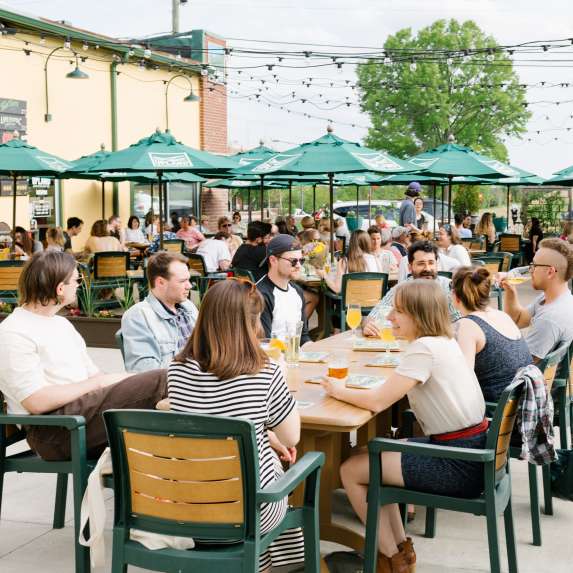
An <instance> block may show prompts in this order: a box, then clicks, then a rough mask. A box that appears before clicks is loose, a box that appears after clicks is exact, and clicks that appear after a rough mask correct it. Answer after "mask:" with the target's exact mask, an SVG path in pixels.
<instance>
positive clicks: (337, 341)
mask: <svg viewBox="0 0 573 573" xmlns="http://www.w3.org/2000/svg"><path fill="white" fill-rule="evenodd" d="M350 337H351V333H350V332H343V333H341V334H337V335H335V336H331V337H329V338H325V339H323V340H320V341H318V342H314V343H311V344H309V345H306V346H305V347H304V350H305V351H312V352H319V351H323V352H329V353H337V354H340V353H341V352H346V353H347V354H348V358H349V365H350V367H349V372H350V374H366V375H370V376H389V375H390V374H391V373H392V372H393V368H383V367H371V366H366V364H367V363H369V362H372V360H374V359H375V358H376V356H377V355H378V354H379V353H376V352H357V351H352V349H351V348H352V343H351V340H350ZM326 373H327V364H326V363H318V364H317V363H300V364H299V366H298V367H294V368H288V372H287V382H288V385H289V388H290V389H291V391H292V392H293V395H294V396H295V397H296V400H297V403H298V404H299V412H300V416H301V422H302V432H301V440H300V442H299V444H298V452H299V456H302V455H304V454H305V453H306V452H311V451H322V452H324V453H325V456H326V461H325V465H324V467H323V469H322V475H321V480H320V538H321V539H323V540H327V541H333V542H335V543H340V544H341V545H345V546H347V547H351V548H353V549H355V550H357V551H363V549H364V537H363V536H362V535H360V534H358V533H356V532H354V531H352V530H350V529H348V528H346V527H344V526H342V525H339V524H337V523H335V522H334V521H333V519H332V494H333V492H334V491H335V490H336V489H338V488H339V487H341V483H340V466H341V464H342V462H343V461H344V460H345V459H347V458H348V457H349V455H350V433H351V432H356V434H357V445H358V446H365V445H366V444H367V443H368V441H369V440H371V439H372V438H374V437H376V436H382V435H385V434H386V433H387V432H388V431H389V430H390V423H391V411H390V410H387V411H384V412H381V413H380V414H378V415H376V414H374V413H373V412H370V411H369V410H364V409H362V408H358V407H356V406H353V405H351V404H347V403H346V402H341V401H339V400H336V399H335V398H332V397H330V396H328V395H327V394H326V393H325V392H324V390H323V389H322V386H321V385H320V384H313V383H308V382H305V381H306V380H308V379H309V378H312V377H316V376H324V375H326ZM301 501H302V490H301V489H299V490H297V491H296V492H295V493H294V502H295V503H301Z"/></svg>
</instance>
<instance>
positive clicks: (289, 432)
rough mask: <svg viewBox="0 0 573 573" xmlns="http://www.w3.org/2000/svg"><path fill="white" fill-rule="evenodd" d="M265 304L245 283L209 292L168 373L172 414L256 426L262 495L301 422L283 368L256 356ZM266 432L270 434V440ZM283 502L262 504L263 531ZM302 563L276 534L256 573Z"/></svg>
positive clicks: (293, 535) (288, 456)
mask: <svg viewBox="0 0 573 573" xmlns="http://www.w3.org/2000/svg"><path fill="white" fill-rule="evenodd" d="M263 306H264V302H263V298H262V296H261V295H260V294H259V292H258V290H257V288H256V286H255V285H254V284H253V283H251V282H250V281H245V280H236V279H235V280H233V279H228V280H226V281H221V282H219V283H217V284H215V285H214V286H212V287H211V288H210V289H209V290H208V291H207V294H206V295H205V297H204V298H203V301H202V303H201V309H200V311H199V316H198V317H197V322H196V323H195V328H194V329H193V333H192V334H191V337H190V338H189V340H188V341H187V344H186V345H185V348H184V349H183V351H182V352H181V353H180V354H179V355H177V356H176V357H175V359H174V360H173V362H172V363H171V365H170V366H169V369H168V373H167V383H168V397H169V402H170V407H171V409H172V410H174V411H178V412H190V413H194V414H206V415H212V416H227V417H233V418H243V419H247V420H250V421H252V422H253V423H254V425H255V431H256V435H257V446H258V452H259V479H260V485H261V488H265V487H267V486H268V485H269V484H271V483H272V482H273V481H275V480H276V479H278V478H279V477H280V476H281V475H282V467H281V464H280V462H279V458H278V456H277V454H276V453H275V451H273V448H276V450H277V451H278V452H279V453H280V454H281V457H282V459H284V460H286V461H290V462H293V461H294V459H295V457H296V450H295V449H294V446H295V445H296V444H297V442H298V441H299V438H300V418H299V415H298V410H297V409H296V402H295V400H294V399H293V397H292V395H291V394H290V393H289V391H288V388H287V385H286V382H285V378H284V376H283V373H282V370H281V367H280V366H279V365H278V364H277V363H275V362H273V361H270V360H269V359H268V358H267V356H266V354H265V353H264V351H263V350H262V348H261V346H260V343H259V340H258V338H257V335H258V333H259V332H260V330H261V325H260V315H261V312H262V310H263ZM269 430H272V432H269ZM286 510H287V499H286V498H285V499H283V500H282V501H281V502H278V503H272V504H266V505H265V504H264V505H263V506H262V513H261V531H262V532H263V533H264V532H267V531H270V530H271V529H273V527H274V526H275V525H276V524H277V523H279V522H280V521H281V520H282V518H283V517H284V515H285V513H286ZM303 559H304V543H303V539H302V534H301V532H300V530H288V531H285V532H284V533H283V534H281V535H280V536H279V537H278V538H277V539H276V540H275V541H274V542H273V543H272V544H271V545H270V547H269V549H268V551H266V552H264V553H263V554H262V555H261V560H260V571H267V570H269V569H270V566H271V564H272V566H273V567H278V566H281V565H286V564H289V563H297V562H300V561H302V560H303Z"/></svg>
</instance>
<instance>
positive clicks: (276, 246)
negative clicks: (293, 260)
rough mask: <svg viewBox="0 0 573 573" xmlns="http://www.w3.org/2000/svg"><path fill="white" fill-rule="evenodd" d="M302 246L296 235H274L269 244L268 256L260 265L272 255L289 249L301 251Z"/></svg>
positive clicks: (286, 251)
mask: <svg viewBox="0 0 573 573" xmlns="http://www.w3.org/2000/svg"><path fill="white" fill-rule="evenodd" d="M300 249H301V246H300V243H299V242H298V239H297V238H296V237H293V236H292V235H284V234H282V235H277V236H276V237H273V238H272V239H271V240H270V241H269V242H268V244H267V256H266V257H265V258H264V259H263V260H262V261H261V263H260V264H259V267H262V266H263V265H264V264H265V263H266V262H267V261H268V260H269V257H270V256H271V255H275V256H277V255H281V254H282V253H288V252H289V251H300Z"/></svg>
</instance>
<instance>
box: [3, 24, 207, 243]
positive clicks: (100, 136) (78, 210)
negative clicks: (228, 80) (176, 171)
mask: <svg viewBox="0 0 573 573" xmlns="http://www.w3.org/2000/svg"><path fill="white" fill-rule="evenodd" d="M25 42H28V44H27V45H26V44H25ZM62 45H63V44H62V42H55V41H46V43H45V45H41V44H40V38H39V36H33V35H30V36H25V35H22V34H18V36H16V37H15V36H0V54H1V56H2V57H1V58H0V77H2V78H3V79H4V81H3V82H2V88H1V89H0V97H1V98H7V99H18V100H24V101H26V102H27V141H28V142H29V143H30V144H31V145H34V146H36V147H38V148H40V149H42V150H44V151H47V152H49V153H53V154H55V155H58V156H60V157H62V158H63V159H67V160H74V159H78V158H79V157H80V156H82V155H87V154H90V153H93V152H95V151H97V150H98V149H99V147H100V145H101V144H102V143H103V144H104V145H105V147H106V149H107V150H111V141H112V127H111V126H112V118H111V109H112V108H111V74H110V67H111V62H112V57H111V53H110V52H109V51H107V50H104V49H99V50H96V49H95V48H90V49H89V50H87V51H84V50H82V46H81V44H77V45H76V44H73V45H72V48H73V49H75V50H76V51H77V53H78V55H79V56H80V57H87V61H86V62H84V63H82V62H80V69H81V70H82V71H84V72H86V73H87V74H89V78H88V79H82V80H80V79H69V78H66V74H67V73H69V72H70V71H72V70H73V69H74V66H75V59H74V56H73V54H72V52H70V51H69V50H65V49H62V50H58V51H57V52H55V53H54V55H53V56H52V57H51V58H50V60H49V63H48V90H49V91H48V95H49V104H50V106H49V107H50V113H51V114H52V121H50V122H45V121H44V114H45V113H46V111H45V107H46V101H45V81H44V65H45V62H46V58H47V56H48V54H49V53H50V51H51V50H52V49H54V48H55V47H58V46H62ZM24 48H26V49H29V50H31V51H32V53H31V54H30V55H29V56H27V55H26V54H25V53H24ZM117 70H118V72H119V75H118V77H117V82H116V86H117V92H116V93H117V136H118V139H117V143H118V149H122V148H124V147H127V146H129V145H131V144H132V143H135V142H136V141H137V140H139V139H140V138H142V137H145V136H147V135H150V134H151V133H152V132H153V131H154V130H155V129H156V128H160V129H162V130H163V129H165V85H166V83H167V81H169V79H171V78H172V77H173V76H174V75H176V74H175V72H170V71H168V70H156V71H155V70H148V69H145V68H141V67H140V66H139V65H138V64H118V66H117ZM192 81H193V87H194V90H195V93H198V90H199V84H198V78H197V77H196V76H195V77H193V78H192ZM188 93H189V82H188V81H186V79H185V78H177V79H175V80H174V81H173V82H172V83H171V84H170V86H169V94H168V95H169V123H170V128H171V132H172V133H173V134H174V135H175V136H176V137H177V139H179V140H180V141H182V142H184V143H185V144H187V145H190V146H192V147H199V105H198V103H195V102H184V101H183V98H184V97H185V96H186V95H187V94H188ZM112 187H113V184H112V183H106V189H107V191H106V215H107V216H109V215H111V214H112ZM129 190H130V184H129V183H121V184H119V205H120V210H119V215H120V217H121V218H122V220H124V222H126V221H127V218H128V217H129V215H130V212H129V211H130V193H129ZM27 203H28V200H27V198H21V197H19V198H18V206H17V219H18V223H19V224H21V225H22V226H23V227H25V228H29V220H28V213H27ZM11 205H12V203H11V199H10V198H7V197H1V198H0V221H7V222H9V224H11V220H12V209H11ZM62 211H63V213H62V215H63V216H62V220H61V221H60V224H61V225H62V226H65V222H66V219H67V218H68V217H71V216H77V217H80V218H81V219H83V220H84V222H85V226H84V230H83V232H82V233H81V235H79V236H78V237H77V238H75V239H74V248H75V249H79V248H81V246H82V245H83V244H84V243H85V241H86V240H87V237H88V236H89V229H90V227H91V225H92V223H93V222H94V221H95V220H96V219H99V218H101V183H100V182H98V181H87V180H79V179H74V180H71V179H70V180H64V181H63V182H62Z"/></svg>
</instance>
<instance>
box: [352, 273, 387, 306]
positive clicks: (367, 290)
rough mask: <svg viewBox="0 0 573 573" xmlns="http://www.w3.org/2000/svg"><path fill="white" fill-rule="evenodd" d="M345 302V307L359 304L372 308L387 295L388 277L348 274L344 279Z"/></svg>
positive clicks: (385, 275)
mask: <svg viewBox="0 0 573 573" xmlns="http://www.w3.org/2000/svg"><path fill="white" fill-rule="evenodd" d="M343 281H344V284H343V289H342V293H343V300H342V303H343V305H344V306H345V307H348V305H349V304H359V305H360V306H361V307H363V308H372V307H374V306H376V305H377V304H378V302H380V300H381V299H382V297H383V296H384V295H385V294H386V289H387V285H388V275H387V274H385V273H348V274H346V275H344V277H343Z"/></svg>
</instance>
